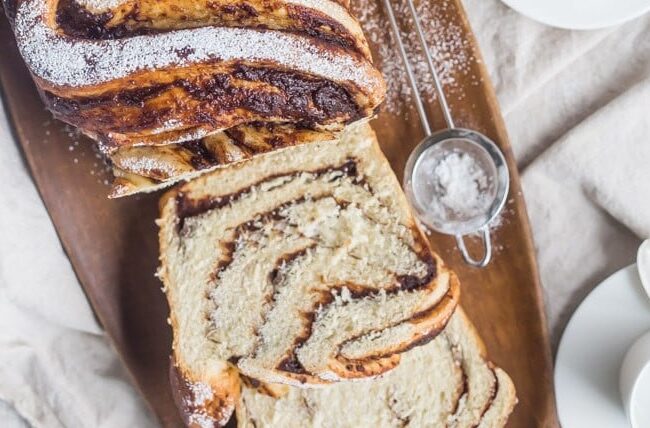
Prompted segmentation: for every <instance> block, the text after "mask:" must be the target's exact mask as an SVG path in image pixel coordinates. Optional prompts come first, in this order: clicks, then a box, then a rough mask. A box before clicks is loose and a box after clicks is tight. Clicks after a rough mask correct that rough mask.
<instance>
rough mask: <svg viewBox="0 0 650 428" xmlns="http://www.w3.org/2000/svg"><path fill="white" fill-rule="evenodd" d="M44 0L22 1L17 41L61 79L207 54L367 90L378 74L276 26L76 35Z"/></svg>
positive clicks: (102, 77) (196, 59)
mask: <svg viewBox="0 0 650 428" xmlns="http://www.w3.org/2000/svg"><path fill="white" fill-rule="evenodd" d="M47 4H48V2H46V1H45V0H27V1H24V2H22V3H21V4H20V6H19V9H18V14H17V18H16V33H17V36H18V37H17V39H18V43H19V48H20V50H21V53H22V55H23V57H24V58H25V62H26V63H27V64H28V65H29V67H30V69H31V71H32V72H33V73H34V74H35V75H36V76H38V77H40V78H42V79H44V80H46V81H48V82H50V83H52V84H54V85H59V86H87V85H94V84H100V83H104V82H108V81H111V80H115V79H119V78H123V77H126V76H129V75H130V74H132V73H135V72H138V71H143V70H154V69H161V68H166V67H170V66H184V65H189V64H193V63H201V62H207V61H216V60H219V61H233V60H238V61H250V62H260V63H262V64H277V65H279V66H281V67H284V68H290V69H294V70H296V71H298V72H303V73H308V74H312V75H315V76H319V77H323V78H325V79H329V80H333V81H337V82H352V83H354V84H356V85H357V86H358V87H360V88H361V89H362V90H364V91H365V92H372V91H374V90H376V89H377V88H378V87H379V86H380V85H381V81H380V79H379V77H378V76H377V73H376V72H375V71H374V69H373V67H372V65H371V64H369V63H368V62H366V61H364V60H361V59H359V58H357V57H356V56H354V55H352V54H349V53H347V52H345V51H344V50H342V49H334V48H331V49H327V50H326V49H324V48H322V47H321V46H320V45H319V44H318V43H316V42H315V41H313V39H310V38H308V37H304V36H299V35H295V34H290V33H283V32H279V31H265V30H257V29H242V28H224V27H204V28H196V29H188V30H178V31H170V32H168V33H164V34H156V35H145V36H137V37H130V38H126V39H119V40H76V39H73V38H70V37H68V36H66V35H64V34H60V33H58V32H56V31H54V30H53V29H51V28H49V27H48V26H47V25H46V23H45V19H44V16H45V15H46V11H47V7H48V6H47Z"/></svg>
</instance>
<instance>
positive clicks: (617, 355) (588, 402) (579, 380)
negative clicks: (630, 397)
mask: <svg viewBox="0 0 650 428" xmlns="http://www.w3.org/2000/svg"><path fill="white" fill-rule="evenodd" d="M648 330H650V301H649V300H648V297H647V296H646V294H645V292H644V291H643V287H642V286H641V281H640V280H639V275H638V273H637V270H636V265H632V266H628V267H626V268H625V269H622V270H620V271H618V272H616V273H615V274H614V275H612V276H610V277H609V278H607V279H606V280H605V281H604V282H603V283H602V284H600V285H599V286H598V287H596V288H595V289H594V291H592V292H591V294H589V296H587V298H586V299H585V300H584V301H583V302H582V304H581V305H580V307H579V308H578V310H577V311H576V312H575V313H574V314H573V317H572V318H571V321H569V324H568V325H567V328H566V330H565V331H564V335H563V336H562V340H561V342H560V347H559V350H558V354H557V359H556V361H555V392H556V396H557V406H558V413H559V416H560V423H561V424H562V426H563V428H594V427H608V428H619V427H620V428H629V426H630V425H629V424H628V421H627V418H626V416H625V411H624V409H623V403H622V401H621V398H620V393H619V387H618V373H619V369H620V366H621V363H622V362H623V357H624V356H625V353H626V351H627V349H628V348H629V347H630V346H631V345H632V343H634V340H635V339H636V338H638V337H639V336H641V334H643V333H645V332H646V331H648Z"/></svg>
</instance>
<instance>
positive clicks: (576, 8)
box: [502, 0, 650, 30]
mask: <svg viewBox="0 0 650 428" xmlns="http://www.w3.org/2000/svg"><path fill="white" fill-rule="evenodd" d="M502 1H503V2H504V3H505V4H507V5H508V6H510V7H511V8H513V9H514V10H516V11H517V12H519V13H521V14H522V15H526V16H527V17H529V18H531V19H534V20H535V21H539V22H541V23H544V24H547V25H551V26H553V27H559V28H567V29H572V30H593V29H596V28H605V27H611V26H612V25H616V24H621V23H623V22H626V21H629V20H630V19H633V18H636V17H637V16H641V15H642V14H643V13H645V12H647V11H648V10H650V0H616V1H614V0H502Z"/></svg>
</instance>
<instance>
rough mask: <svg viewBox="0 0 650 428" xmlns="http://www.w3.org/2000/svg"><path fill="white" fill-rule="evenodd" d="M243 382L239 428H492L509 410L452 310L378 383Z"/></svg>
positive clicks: (505, 383)
mask: <svg viewBox="0 0 650 428" xmlns="http://www.w3.org/2000/svg"><path fill="white" fill-rule="evenodd" d="M243 380H244V382H243V383H242V393H241V397H240V399H239V400H238V404H237V411H236V415H237V425H238V426H239V428H265V427H267V428H271V427H283V428H294V427H295V428H303V427H319V428H346V427H350V428H352V427H377V428H383V427H405V426H409V427H455V428H465V427H467V428H470V427H482V428H497V427H503V426H504V425H505V424H506V422H507V420H508V416H509V415H510V413H511V412H512V410H513V408H514V406H515V403H516V402H517V399H516V396H515V387H514V385H513V383H512V381H511V380H510V378H509V377H508V375H507V374H506V373H505V372H504V371H503V370H501V369H500V368H498V367H494V366H493V365H492V364H491V363H490V362H489V361H487V360H486V357H485V351H484V346H483V344H482V342H481V340H480V338H479V337H478V335H477V333H476V331H475V330H474V328H473V326H472V325H471V323H470V321H469V320H468V319H467V317H466V316H465V314H464V313H463V311H462V310H461V309H460V308H459V309H457V310H456V312H455V313H454V315H453V317H452V318H451V320H450V321H449V324H448V325H447V327H446V328H445V330H444V331H443V332H442V333H441V334H440V335H439V336H438V337H437V338H436V339H435V340H434V341H432V342H430V343H429V344H427V345H424V346H421V347H418V348H415V349H413V350H411V351H409V352H407V353H405V354H404V355H403V356H402V361H401V363H400V365H399V366H398V367H397V368H395V369H394V370H392V371H390V372H388V373H386V374H385V375H383V376H381V377H380V378H376V379H372V380H363V381H359V382H347V383H338V384H336V385H331V386H329V387H327V388H322V389H300V388H293V387H288V386H284V385H265V384H262V383H260V382H258V381H255V380H252V379H246V378H243ZM184 416H185V417H186V418H187V419H188V421H189V420H192V419H195V418H200V417H201V416H200V414H198V413H191V412H190V413H186V414H185V415H184Z"/></svg>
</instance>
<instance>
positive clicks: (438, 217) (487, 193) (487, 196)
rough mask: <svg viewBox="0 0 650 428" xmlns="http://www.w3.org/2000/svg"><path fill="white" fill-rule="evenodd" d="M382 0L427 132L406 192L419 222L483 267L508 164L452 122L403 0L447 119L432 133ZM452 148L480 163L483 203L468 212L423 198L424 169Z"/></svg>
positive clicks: (426, 189) (427, 190)
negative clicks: (477, 253)
mask: <svg viewBox="0 0 650 428" xmlns="http://www.w3.org/2000/svg"><path fill="white" fill-rule="evenodd" d="M383 1H384V7H385V9H386V13H387V15H388V18H389V21H390V24H391V27H392V31H393V33H394V35H395V40H396V41H397V47H398V49H399V52H400V55H401V57H402V61H403V62H404V67H405V70H406V75H407V77H408V80H409V83H410V85H411V90H412V92H413V98H414V100H415V105H416V108H417V111H418V115H419V116H420V121H421V123H422V128H423V129H424V132H425V134H426V137H425V138H424V140H422V141H421V142H420V143H419V144H418V146H417V147H416V148H415V150H413V152H412V153H411V155H410V156H409V159H408V161H407V163H406V168H405V171H404V188H405V191H406V195H407V197H408V199H409V201H410V203H411V205H412V206H413V208H414V209H415V211H416V214H417V216H418V218H419V219H420V221H421V222H422V223H424V224H425V225H426V226H428V227H430V228H431V229H433V230H436V231H438V232H441V233H445V234H448V235H453V236H455V237H456V243H457V245H458V248H459V249H460V251H461V254H462V255H463V259H464V260H465V262H466V263H468V264H469V265H472V266H475V267H485V266H487V264H488V263H489V262H490V259H491V257H492V243H491V238H490V230H489V224H490V222H492V221H493V220H494V219H495V218H496V217H497V216H498V215H499V213H500V212H501V210H502V209H503V206H504V205H505V202H506V198H507V196H508V189H509V186H510V181H509V174H508V165H507V164H506V161H505V158H504V156H503V153H502V152H501V150H500V149H499V147H498V146H497V145H496V144H495V143H494V142H493V141H492V140H490V139H489V138H488V137H486V136H485V135H483V134H481V133H480V132H477V131H473V130H469V129H463V128H456V126H455V125H454V121H453V118H452V116H451V111H450V109H449V105H448V104H447V99H446V98H445V94H444V91H443V89H442V84H441V83H440V78H439V77H438V73H437V72H436V69H435V66H434V64H433V60H432V58H431V55H430V50H429V46H428V43H427V41H426V39H425V37H424V33H423V31H422V27H421V25H420V19H419V17H418V15H417V12H416V10H415V6H414V4H413V1H412V0H407V4H408V6H409V10H410V13H411V17H412V18H413V22H414V24H415V29H416V31H417V34H418V38H419V41H420V43H421V45H422V49H423V51H424V52H425V57H426V59H427V65H428V68H429V72H430V73H431V75H432V77H433V82H434V87H435V91H436V95H437V98H438V102H439V104H440V109H441V110H442V113H443V115H444V118H445V122H446V124H447V128H446V129H443V130H442V131H439V132H436V133H433V132H432V131H431V125H430V124H429V120H428V118H427V114H426V111H425V109H424V104H423V102H422V98H421V96H420V91H419V89H418V84H417V81H416V79H415V75H414V73H413V68H412V67H411V64H410V62H409V59H408V56H407V54H406V49H405V47H404V43H403V41H402V38H401V33H400V30H399V27H398V25H397V21H396V19H395V13H394V11H393V8H392V6H391V3H390V0H383ZM453 153H457V154H459V155H462V156H469V157H471V158H472V161H473V163H474V165H475V166H476V167H477V168H480V170H481V171H482V174H483V175H484V176H485V177H486V180H485V183H484V186H483V187H482V188H481V189H480V190H481V192H482V196H483V198H482V202H483V203H482V204H481V205H480V207H479V208H480V209H479V210H473V211H472V212H470V213H462V212H441V211H440V210H432V209H430V205H429V204H427V199H430V198H431V197H432V196H433V192H432V189H431V184H430V183H427V180H426V179H425V177H427V169H429V168H432V167H435V165H436V162H440V161H442V160H443V159H445V158H446V157H447V156H449V155H450V154H453ZM475 233H480V235H481V238H482V241H483V249H484V251H483V257H482V258H481V259H480V260H476V259H474V258H473V257H472V256H471V255H470V254H469V252H468V251H467V247H466V245H465V240H464V236H466V235H471V234H475Z"/></svg>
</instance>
